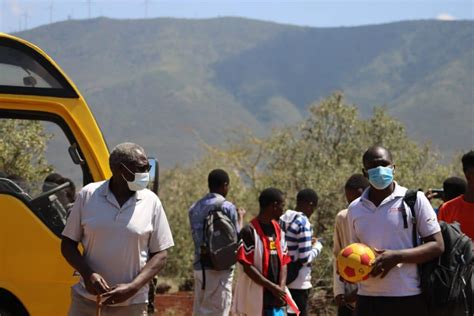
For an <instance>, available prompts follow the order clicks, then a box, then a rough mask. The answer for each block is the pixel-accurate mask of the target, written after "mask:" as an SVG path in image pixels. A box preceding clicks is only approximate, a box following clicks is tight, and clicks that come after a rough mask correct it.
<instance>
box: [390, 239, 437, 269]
mask: <svg viewBox="0 0 474 316" xmlns="http://www.w3.org/2000/svg"><path fill="white" fill-rule="evenodd" d="M423 241H424V243H423V244H421V245H419V246H418V247H415V248H410V249H403V250H398V252H399V256H400V262H403V263H417V264H420V263H425V262H427V261H430V260H431V259H434V258H437V257H439V256H440V255H441V254H442V253H443V251H444V242H443V237H442V235H441V232H439V233H436V234H434V235H431V236H429V237H427V238H424V239H423Z"/></svg>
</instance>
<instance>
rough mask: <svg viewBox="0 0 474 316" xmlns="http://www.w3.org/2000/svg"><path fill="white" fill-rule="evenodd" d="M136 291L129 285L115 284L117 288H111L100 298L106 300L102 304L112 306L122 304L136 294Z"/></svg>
mask: <svg viewBox="0 0 474 316" xmlns="http://www.w3.org/2000/svg"><path fill="white" fill-rule="evenodd" d="M138 290H139V289H137V288H135V287H134V286H132V285H131V284H130V283H127V284H117V286H115V287H113V288H112V289H111V290H110V291H108V292H107V293H104V294H102V295H101V297H102V298H105V299H106V300H105V301H104V302H103V303H102V304H104V305H112V304H117V303H121V302H124V301H126V300H128V299H129V298H130V297H132V296H134V295H135V294H137V292H138Z"/></svg>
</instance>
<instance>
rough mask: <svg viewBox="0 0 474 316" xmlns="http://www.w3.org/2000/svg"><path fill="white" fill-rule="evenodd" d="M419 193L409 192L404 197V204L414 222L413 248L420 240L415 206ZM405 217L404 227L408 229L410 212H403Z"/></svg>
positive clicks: (405, 210)
mask: <svg viewBox="0 0 474 316" xmlns="http://www.w3.org/2000/svg"><path fill="white" fill-rule="evenodd" d="M417 193H418V191H416V190H407V192H406V193H405V196H404V197H403V202H405V203H406V204H407V205H408V207H409V209H410V212H411V216H412V220H413V236H412V237H413V246H414V247H416V246H417V245H418V238H417V236H416V235H417V233H416V212H415V204H416V195H417ZM402 216H403V227H404V228H408V210H407V209H404V210H403V212H402Z"/></svg>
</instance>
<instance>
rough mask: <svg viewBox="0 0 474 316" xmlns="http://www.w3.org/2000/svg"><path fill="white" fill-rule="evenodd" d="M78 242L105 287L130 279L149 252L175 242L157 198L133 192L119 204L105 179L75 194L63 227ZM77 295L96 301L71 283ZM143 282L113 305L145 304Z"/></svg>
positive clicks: (164, 247)
mask: <svg viewBox="0 0 474 316" xmlns="http://www.w3.org/2000/svg"><path fill="white" fill-rule="evenodd" d="M62 234H63V236H66V237H68V238H70V239H72V240H74V241H77V242H80V243H81V244H82V246H83V248H84V258H85V260H86V262H87V264H88V265H89V266H90V267H91V269H92V270H93V271H95V272H97V273H99V274H100V275H102V276H103V277H104V279H105V280H106V281H107V283H108V284H109V286H114V285H116V284H119V283H129V282H131V281H132V280H133V279H134V278H135V277H136V276H137V275H138V274H139V273H140V271H141V270H142V269H143V267H144V266H145V264H146V262H147V260H148V255H149V253H156V252H159V251H162V250H165V249H168V248H170V247H172V246H173V245H174V242H173V237H172V235H171V230H170V227H169V225H168V220H167V218H166V214H165V211H164V209H163V206H162V205H161V201H160V199H159V198H158V197H157V196H156V195H155V194H154V193H153V192H151V191H150V190H148V189H144V190H141V191H137V192H136V193H135V195H133V196H132V197H131V198H130V199H129V200H128V201H127V202H126V203H125V204H124V205H123V206H122V207H120V205H119V204H118V202H117V200H116V198H115V196H114V195H113V193H112V192H111V191H110V190H109V181H103V182H96V183H91V184H89V185H87V186H85V187H84V188H83V189H82V190H81V191H80V192H79V194H78V196H77V199H76V201H75V203H74V206H73V207H72V209H71V213H70V215H69V217H68V219H67V223H66V227H65V228H64V231H63V233H62ZM73 289H74V290H75V291H76V292H77V293H78V294H80V295H82V296H84V297H86V298H89V299H91V300H95V297H94V296H93V295H91V294H89V293H88V292H87V290H86V289H85V288H84V286H83V280H82V279H81V280H80V282H79V283H78V284H76V285H74V286H73ZM147 299H148V286H145V287H143V288H142V289H140V290H139V291H138V293H137V294H136V295H135V296H133V297H132V298H130V299H129V300H127V301H125V302H123V303H120V304H116V305H130V304H139V303H145V302H147Z"/></svg>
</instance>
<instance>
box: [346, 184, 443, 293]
mask: <svg viewBox="0 0 474 316" xmlns="http://www.w3.org/2000/svg"><path fill="white" fill-rule="evenodd" d="M370 189H371V188H370V187H369V188H367V189H366V190H365V191H364V193H362V196H361V197H360V198H358V199H356V200H355V201H353V202H352V203H351V205H350V206H349V211H348V225H349V239H350V240H351V242H361V243H363V244H366V245H368V246H369V247H371V248H377V249H391V250H399V249H408V248H413V236H412V235H413V222H412V216H411V212H410V209H409V206H408V205H406V204H405V203H404V202H403V197H404V196H405V193H406V191H407V189H406V188H404V187H402V186H399V185H398V184H397V183H395V189H394V191H393V193H392V194H391V195H389V196H388V197H386V198H385V199H384V200H383V201H382V203H380V205H379V206H378V207H376V206H375V205H374V204H373V203H372V202H371V201H370V200H369V199H368V193H369V190H370ZM405 209H406V210H407V211H408V212H407V215H408V217H407V223H408V228H404V222H403V216H402V214H403V212H405ZM415 214H416V218H417V231H418V235H419V236H421V237H428V236H430V235H433V234H435V233H437V232H439V231H440V227H439V224H438V221H437V219H436V214H435V212H434V210H433V208H432V207H431V204H430V202H429V201H428V199H427V198H426V197H425V195H424V194H423V193H422V192H418V194H417V199H416V204H415ZM418 244H419V243H418ZM358 286H359V291H358V294H359V295H367V296H412V295H417V294H420V293H421V289H420V279H419V276H418V271H417V266H416V264H409V263H401V264H398V265H397V266H395V267H394V268H393V269H391V270H390V272H389V273H388V274H387V275H386V276H385V277H384V278H383V279H382V278H380V276H377V277H375V278H374V277H370V278H369V279H368V280H366V281H363V282H360V283H359V284H358Z"/></svg>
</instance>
